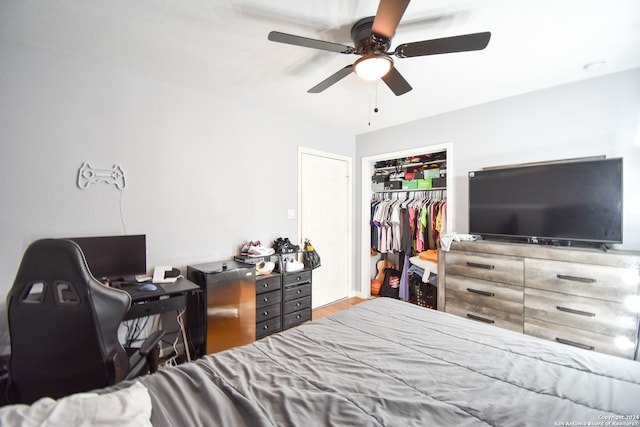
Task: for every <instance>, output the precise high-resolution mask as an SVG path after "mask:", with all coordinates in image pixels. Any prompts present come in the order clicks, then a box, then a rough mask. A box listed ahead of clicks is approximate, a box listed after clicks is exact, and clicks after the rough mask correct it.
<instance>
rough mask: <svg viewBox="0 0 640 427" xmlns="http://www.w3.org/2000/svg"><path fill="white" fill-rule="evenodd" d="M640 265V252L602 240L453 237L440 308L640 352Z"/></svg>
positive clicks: (443, 267)
mask: <svg viewBox="0 0 640 427" xmlns="http://www.w3.org/2000/svg"><path fill="white" fill-rule="evenodd" d="M572 243H576V242H572ZM578 243H579V244H580V243H584V242H578ZM638 265H640V252H631V251H616V250H613V249H612V250H609V249H608V248H607V247H606V245H603V244H599V245H597V246H596V245H594V244H591V246H590V247H577V246H570V247H561V246H549V245H542V244H536V245H533V244H524V240H523V241H522V242H521V243H505V242H497V241H476V242H453V243H452V244H451V248H450V251H448V252H445V251H443V250H441V251H440V253H439V256H438V309H441V307H443V309H444V311H447V312H449V313H452V314H455V315H458V316H462V317H468V318H472V319H474V320H479V321H483V322H486V323H491V324H493V325H495V326H498V327H502V328H505V329H510V330H513V331H517V332H520V333H524V334H528V335H534V336H537V337H540V338H544V339H548V340H552V341H558V342H561V343H565V344H567V343H570V344H569V345H576V346H579V347H583V348H589V349H592V350H593V351H596V352H601V353H608V354H613V355H616V356H620V357H624V358H628V359H635V360H640V339H639V332H638V325H639V323H640V311H638V309H639V308H640V307H638V306H637V303H635V304H636V305H635V306H634V302H633V301H636V300H637V299H638V298H639V297H640V280H639V279H638ZM620 319H625V320H624V322H622V321H621V320H620Z"/></svg>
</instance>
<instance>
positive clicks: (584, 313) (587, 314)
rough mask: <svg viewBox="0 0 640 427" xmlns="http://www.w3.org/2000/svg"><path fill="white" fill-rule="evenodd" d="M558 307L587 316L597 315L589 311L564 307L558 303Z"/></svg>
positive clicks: (567, 311)
mask: <svg viewBox="0 0 640 427" xmlns="http://www.w3.org/2000/svg"><path fill="white" fill-rule="evenodd" d="M556 308H557V309H558V310H560V311H564V312H565V313H571V314H578V315H580V316H585V317H596V314H595V313H590V312H588V311H582V310H576V309H573V308H567V307H562V306H559V305H557V306H556Z"/></svg>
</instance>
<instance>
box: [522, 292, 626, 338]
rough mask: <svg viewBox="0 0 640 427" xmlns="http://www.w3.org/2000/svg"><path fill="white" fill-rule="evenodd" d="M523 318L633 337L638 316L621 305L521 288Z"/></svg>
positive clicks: (599, 332) (605, 333)
mask: <svg viewBox="0 0 640 427" xmlns="http://www.w3.org/2000/svg"><path fill="white" fill-rule="evenodd" d="M524 292H525V309H524V310H525V311H524V315H525V319H526V318H529V317H533V318H536V319H539V320H544V321H546V322H550V323H553V324H557V325H561V326H569V327H572V328H576V329H584V330H588V331H592V332H596V333H598V334H604V335H608V336H614V337H615V336H625V337H627V338H629V339H632V338H633V339H634V341H635V335H636V328H637V327H638V315H637V314H636V313H633V312H631V311H629V310H628V309H627V308H626V307H625V305H624V304H619V303H615V302H610V301H603V300H599V299H594V298H585V297H580V296H575V295H571V296H570V297H569V296H567V295H565V294H562V293H559V292H550V291H544V290H540V289H530V288H526V289H525V291H524Z"/></svg>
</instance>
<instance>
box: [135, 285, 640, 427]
mask: <svg viewBox="0 0 640 427" xmlns="http://www.w3.org/2000/svg"><path fill="white" fill-rule="evenodd" d="M140 382H141V383H142V384H143V385H144V386H145V387H146V388H147V389H148V391H149V394H150V397H151V402H152V412H151V422H152V424H153V425H154V426H197V425H202V426H243V425H244V426H297V427H298V426H347V425H357V426H479V425H485V426H486V425H495V426H528V425H530V426H546V425H549V426H558V425H607V422H613V423H615V422H618V423H626V424H617V425H636V426H637V425H640V421H639V420H638V416H639V415H640V363H638V362H634V361H630V360H625V359H621V358H616V357H613V356H608V355H604V354H598V353H593V352H588V351H585V350H581V349H577V348H573V347H569V346H565V345H562V344H558V343H555V342H549V341H544V340H540V339H537V338H535V337H530V336H527V335H523V334H518V333H515V332H511V331H507V330H503V329H500V328H497V327H493V326H489V325H485V324H482V323H477V322H473V321H470V320H468V319H464V318H460V317H455V316H453V315H450V314H448V313H443V312H439V311H434V310H429V309H425V308H422V307H419V306H415V305H412V304H409V303H406V302H403V301H399V300H394V299H388V298H377V299H375V300H369V301H366V302H363V303H361V304H358V305H356V306H354V307H352V308H350V309H348V310H345V311H342V312H339V313H335V314H333V315H331V316H328V317H326V318H322V319H319V320H316V321H313V322H309V323H306V324H304V325H301V326H299V327H296V328H293V329H290V330H287V331H284V332H282V333H279V334H275V335H272V336H269V337H267V338H264V339H262V340H260V341H257V342H255V343H252V344H249V345H245V346H242V347H238V348H234V349H231V350H227V351H223V352H220V353H216V354H212V355H208V356H205V357H203V358H201V359H199V360H197V361H195V362H192V363H188V364H184V365H181V366H178V367H175V368H165V369H161V370H160V371H159V372H157V373H155V374H153V375H150V376H147V377H145V378H143V379H141V380H140ZM589 423H591V424H589ZM609 425H616V424H609Z"/></svg>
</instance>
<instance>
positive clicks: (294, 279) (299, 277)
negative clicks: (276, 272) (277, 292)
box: [284, 271, 311, 286]
mask: <svg viewBox="0 0 640 427" xmlns="http://www.w3.org/2000/svg"><path fill="white" fill-rule="evenodd" d="M298 283H311V271H297V272H295V273H287V274H285V276H284V285H285V286H289V285H297V284H298Z"/></svg>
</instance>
